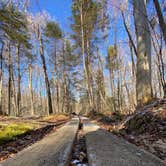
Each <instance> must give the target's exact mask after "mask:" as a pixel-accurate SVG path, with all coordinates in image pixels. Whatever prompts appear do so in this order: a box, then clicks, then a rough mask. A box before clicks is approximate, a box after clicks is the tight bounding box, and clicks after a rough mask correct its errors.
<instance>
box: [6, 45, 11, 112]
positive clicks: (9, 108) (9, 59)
mask: <svg viewBox="0 0 166 166" xmlns="http://www.w3.org/2000/svg"><path fill="white" fill-rule="evenodd" d="M11 84H12V66H11V53H10V44H8V113H7V114H8V115H11Z"/></svg>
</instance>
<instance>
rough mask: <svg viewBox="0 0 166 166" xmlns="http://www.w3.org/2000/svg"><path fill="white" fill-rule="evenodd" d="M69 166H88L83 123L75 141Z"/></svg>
mask: <svg viewBox="0 0 166 166" xmlns="http://www.w3.org/2000/svg"><path fill="white" fill-rule="evenodd" d="M69 166H88V158H87V151H86V143H85V137H84V134H83V125H82V123H81V122H80V124H79V129H78V132H77V135H76V138H75V141H74V145H73V149H72V156H71V161H70V163H69Z"/></svg>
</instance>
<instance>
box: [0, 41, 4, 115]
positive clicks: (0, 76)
mask: <svg viewBox="0 0 166 166" xmlns="http://www.w3.org/2000/svg"><path fill="white" fill-rule="evenodd" d="M3 49H4V43H3V42H2V46H1V52H0V114H2V113H3V112H2V83H3V71H2V61H3Z"/></svg>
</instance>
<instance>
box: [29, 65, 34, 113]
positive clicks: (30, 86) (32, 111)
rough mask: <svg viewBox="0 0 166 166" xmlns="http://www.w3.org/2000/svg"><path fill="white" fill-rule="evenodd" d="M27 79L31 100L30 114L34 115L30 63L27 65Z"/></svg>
mask: <svg viewBox="0 0 166 166" xmlns="http://www.w3.org/2000/svg"><path fill="white" fill-rule="evenodd" d="M28 69H29V80H28V85H29V94H30V100H31V115H32V116H33V115H34V106H33V88H32V65H31V64H30V65H29V68H28Z"/></svg>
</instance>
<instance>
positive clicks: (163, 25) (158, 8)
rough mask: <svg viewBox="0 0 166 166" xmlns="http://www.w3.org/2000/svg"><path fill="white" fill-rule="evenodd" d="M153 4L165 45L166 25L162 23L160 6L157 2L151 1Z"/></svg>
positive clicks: (156, 0) (155, 0)
mask: <svg viewBox="0 0 166 166" xmlns="http://www.w3.org/2000/svg"><path fill="white" fill-rule="evenodd" d="M153 3H154V5H155V8H156V11H157V16H158V19H159V25H160V28H161V31H162V33H163V36H164V41H165V43H166V23H165V22H164V17H163V14H162V11H161V8H160V4H159V1H158V0H153Z"/></svg>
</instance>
